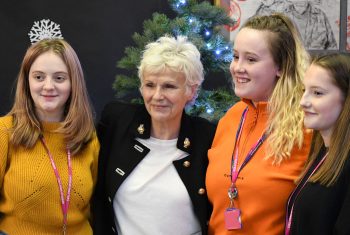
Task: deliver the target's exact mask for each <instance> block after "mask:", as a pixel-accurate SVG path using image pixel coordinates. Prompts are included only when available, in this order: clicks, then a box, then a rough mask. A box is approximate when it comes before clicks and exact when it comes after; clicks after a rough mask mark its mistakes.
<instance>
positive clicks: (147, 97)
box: [140, 69, 195, 124]
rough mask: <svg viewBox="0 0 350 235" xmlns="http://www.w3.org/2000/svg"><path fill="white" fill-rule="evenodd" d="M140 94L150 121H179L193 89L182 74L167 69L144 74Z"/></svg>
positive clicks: (193, 91)
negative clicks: (156, 72)
mask: <svg viewBox="0 0 350 235" xmlns="http://www.w3.org/2000/svg"><path fill="white" fill-rule="evenodd" d="M140 90H141V94H142V97H143V100H144V103H145V106H146V109H147V111H148V113H149V114H150V115H151V118H152V122H153V123H154V122H158V123H167V124H171V123H177V124H178V123H180V121H181V116H182V112H183V109H184V107H185V105H186V104H187V103H188V102H189V101H190V100H191V99H192V97H193V96H194V93H195V89H194V88H191V87H189V86H188V85H187V84H186V79H185V77H184V75H183V74H180V73H176V72H173V71H171V70H169V69H166V70H165V71H163V72H161V73H158V74H148V73H147V72H146V74H144V76H143V79H142V85H141V89H140Z"/></svg>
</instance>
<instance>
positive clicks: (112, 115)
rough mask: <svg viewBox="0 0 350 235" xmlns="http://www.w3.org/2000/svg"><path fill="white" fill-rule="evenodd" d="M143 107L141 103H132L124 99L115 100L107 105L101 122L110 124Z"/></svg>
mask: <svg viewBox="0 0 350 235" xmlns="http://www.w3.org/2000/svg"><path fill="white" fill-rule="evenodd" d="M142 107H143V105H141V104H130V103H126V102H122V101H113V102H110V103H108V104H106V105H105V107H104V109H103V111H102V114H101V120H100V122H103V123H105V124H108V123H109V122H110V121H115V120H117V119H120V118H123V119H124V118H126V117H128V116H130V115H134V113H135V112H137V111H138V110H140V109H141V108H142Z"/></svg>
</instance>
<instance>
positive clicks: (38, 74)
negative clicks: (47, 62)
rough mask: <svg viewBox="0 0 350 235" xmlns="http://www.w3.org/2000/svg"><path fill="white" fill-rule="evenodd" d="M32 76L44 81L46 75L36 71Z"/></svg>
mask: <svg viewBox="0 0 350 235" xmlns="http://www.w3.org/2000/svg"><path fill="white" fill-rule="evenodd" d="M32 77H33V78H34V79H35V80H37V81H42V80H44V78H45V76H44V75H43V74H40V73H35V74H33V75H32Z"/></svg>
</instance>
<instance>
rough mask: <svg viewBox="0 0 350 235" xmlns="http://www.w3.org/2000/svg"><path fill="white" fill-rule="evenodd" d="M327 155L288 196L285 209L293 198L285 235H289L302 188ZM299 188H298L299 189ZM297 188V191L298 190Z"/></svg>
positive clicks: (324, 157) (287, 217)
mask: <svg viewBox="0 0 350 235" xmlns="http://www.w3.org/2000/svg"><path fill="white" fill-rule="evenodd" d="M327 155H328V152H327V153H326V154H325V155H324V156H323V158H322V159H321V161H320V162H319V163H318V164H317V165H316V167H315V168H314V169H313V170H312V172H311V174H310V175H309V176H308V177H307V179H306V180H305V181H303V183H301V182H302V181H300V183H299V185H298V186H297V187H296V188H295V189H294V191H293V192H292V194H291V195H290V197H289V199H288V203H287V208H288V205H289V204H290V203H291V198H292V196H293V195H294V194H295V196H294V200H293V202H292V207H291V209H290V214H289V216H288V213H287V215H286V231H285V235H289V233H290V227H291V225H292V216H293V211H294V203H295V201H296V199H297V197H298V195H299V193H300V192H301V191H302V190H303V188H304V187H305V185H306V183H307V182H308V181H309V179H310V178H311V176H312V175H313V174H314V173H315V172H316V171H317V170H318V168H319V167H320V166H321V165H322V163H323V162H324V160H325V159H326V157H327ZM299 186H300V187H299ZM298 188H299V189H298Z"/></svg>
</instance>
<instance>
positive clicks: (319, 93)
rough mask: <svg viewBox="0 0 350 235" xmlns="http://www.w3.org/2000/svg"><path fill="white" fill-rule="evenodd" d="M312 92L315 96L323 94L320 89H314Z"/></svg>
mask: <svg viewBox="0 0 350 235" xmlns="http://www.w3.org/2000/svg"><path fill="white" fill-rule="evenodd" d="M313 94H314V95H316V96H322V95H323V92H322V91H317V90H315V91H314V92H313Z"/></svg>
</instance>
